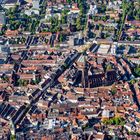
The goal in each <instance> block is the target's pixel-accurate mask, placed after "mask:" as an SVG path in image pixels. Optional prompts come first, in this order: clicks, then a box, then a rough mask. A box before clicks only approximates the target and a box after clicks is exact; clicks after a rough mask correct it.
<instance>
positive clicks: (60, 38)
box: [59, 34, 64, 42]
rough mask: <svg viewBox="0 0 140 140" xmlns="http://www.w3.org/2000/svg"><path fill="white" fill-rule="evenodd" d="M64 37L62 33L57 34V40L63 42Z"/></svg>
mask: <svg viewBox="0 0 140 140" xmlns="http://www.w3.org/2000/svg"><path fill="white" fill-rule="evenodd" d="M63 40H64V38H63V34H60V35H59V42H63Z"/></svg>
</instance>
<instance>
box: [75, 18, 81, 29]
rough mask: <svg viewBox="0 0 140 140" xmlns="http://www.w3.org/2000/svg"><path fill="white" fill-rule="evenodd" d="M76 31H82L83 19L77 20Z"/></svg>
mask: <svg viewBox="0 0 140 140" xmlns="http://www.w3.org/2000/svg"><path fill="white" fill-rule="evenodd" d="M76 29H77V30H81V19H80V17H78V18H77V20H76Z"/></svg>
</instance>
